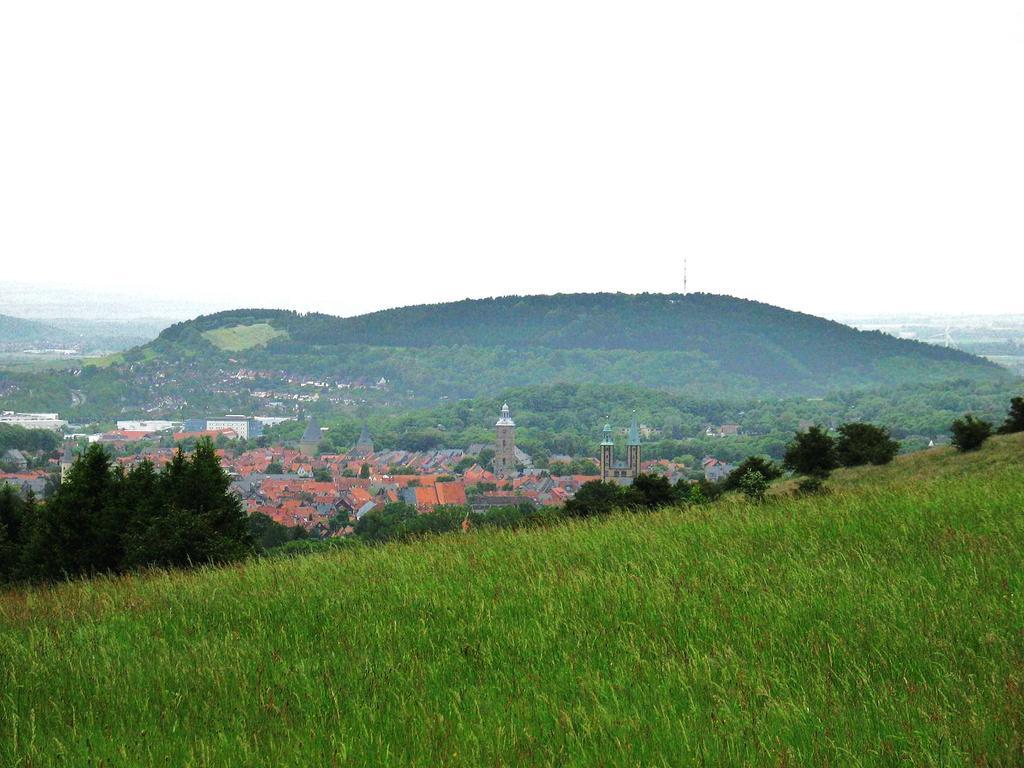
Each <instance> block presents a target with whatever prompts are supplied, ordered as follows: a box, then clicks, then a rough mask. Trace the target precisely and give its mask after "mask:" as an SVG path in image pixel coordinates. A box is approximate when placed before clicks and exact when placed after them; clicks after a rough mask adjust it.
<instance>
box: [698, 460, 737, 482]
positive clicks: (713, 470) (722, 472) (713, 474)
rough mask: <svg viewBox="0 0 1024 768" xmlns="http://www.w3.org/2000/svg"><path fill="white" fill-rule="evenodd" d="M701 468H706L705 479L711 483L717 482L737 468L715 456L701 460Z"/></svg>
mask: <svg viewBox="0 0 1024 768" xmlns="http://www.w3.org/2000/svg"><path fill="white" fill-rule="evenodd" d="M701 468H702V469H703V470H704V479H705V480H707V481H708V482H709V483H717V482H718V481H719V480H721V479H722V478H725V477H728V476H729V475H730V474H731V473H732V471H733V470H734V469H736V467H734V466H733V465H732V464H728V463H726V462H724V461H721V460H719V459H716V458H715V457H714V456H707V457H705V459H704V460H703V461H702V462H701Z"/></svg>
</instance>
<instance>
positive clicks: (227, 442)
mask: <svg viewBox="0 0 1024 768" xmlns="http://www.w3.org/2000/svg"><path fill="white" fill-rule="evenodd" d="M285 421H288V419H286V418H283V417H276V416H275V417H252V416H247V415H225V416H219V417H209V418H190V419H186V420H185V421H184V422H175V421H170V420H123V421H119V422H117V429H116V430H112V431H109V432H104V433H99V434H91V435H83V434H72V435H69V436H67V437H68V439H65V440H64V441H62V442H61V443H60V445H59V447H58V448H56V449H55V450H52V451H46V450H43V449H41V450H38V451H36V452H34V453H33V452H29V451H24V450H16V449H9V450H7V451H5V452H4V453H3V454H2V455H0V485H3V484H4V483H7V484H10V485H12V486H13V487H15V488H16V489H17V490H19V491H20V492H22V493H28V492H29V491H31V492H32V493H34V494H35V495H36V496H37V497H45V496H46V495H47V494H48V492H49V490H50V489H52V485H53V484H54V483H55V482H59V478H61V477H63V476H64V475H65V474H66V473H67V471H68V470H69V469H70V467H71V466H72V464H73V462H74V460H75V457H76V454H77V452H78V449H79V446H80V445H84V444H87V443H99V444H101V445H103V446H104V447H105V448H106V449H107V451H108V452H109V453H110V454H111V455H112V456H113V457H114V460H115V462H116V464H117V465H119V466H122V467H125V468H127V467H130V466H132V465H135V464H138V463H140V462H143V461H149V462H151V463H152V464H153V465H154V466H155V467H156V468H158V469H159V468H161V467H163V466H164V465H166V464H167V463H168V462H170V461H171V460H172V458H173V456H174V454H175V451H176V450H178V449H179V448H181V449H183V450H186V451H188V450H189V449H190V448H191V447H194V445H195V443H196V441H198V440H200V439H202V438H209V439H210V440H212V441H213V442H214V444H215V446H216V450H217V455H218V457H219V458H220V461H221V464H222V466H223V468H224V469H225V471H226V472H227V474H228V476H229V477H230V478H231V488H232V490H233V491H234V492H235V493H236V494H237V496H238V497H239V498H240V499H241V501H242V503H243V505H244V507H245V509H246V511H247V512H248V513H249V514H250V515H254V514H263V515H266V516H267V517H269V518H270V519H272V520H274V521H275V522H277V523H279V524H281V525H284V526H288V527H294V528H302V529H304V531H305V532H306V533H307V534H308V535H310V536H313V537H317V538H330V537H342V536H348V535H351V534H352V533H353V531H354V526H355V525H356V524H357V523H358V521H359V520H360V519H361V518H362V517H363V516H365V515H366V514H368V513H370V512H373V511H375V510H380V509H383V508H384V507H386V506H387V505H389V504H395V503H405V504H408V505H409V506H411V507H414V508H415V509H416V511H417V512H419V513H421V514H426V513H431V512H434V511H435V510H437V509H438V508H440V507H446V506H460V507H469V508H471V509H472V510H473V511H474V512H477V513H483V512H486V511H487V510H490V509H494V508H497V507H510V506H515V507H520V506H523V505H526V506H529V507H534V508H540V507H562V506H564V505H565V503H566V502H567V501H568V500H569V499H572V498H573V497H574V496H575V494H576V492H577V491H578V490H579V488H580V487H581V486H582V485H583V484H584V483H587V482H590V481H592V480H598V479H601V480H608V481H612V482H616V483H618V484H620V485H628V484H630V483H631V482H632V480H633V479H634V478H635V477H636V476H637V475H638V474H641V473H644V474H651V475H659V476H662V477H665V478H666V479H667V480H668V481H669V482H671V483H673V484H675V483H677V482H679V481H681V480H683V481H687V480H688V481H694V480H695V479H696V478H703V479H705V480H706V481H708V482H714V481H717V480H720V479H722V478H723V477H725V476H727V475H728V474H729V472H731V471H732V469H733V466H732V465H731V464H729V463H727V462H724V461H719V460H718V459H716V458H714V457H705V458H704V459H703V460H702V462H701V465H700V467H699V469H697V471H696V473H695V471H694V469H693V468H690V467H687V466H685V465H683V464H680V463H678V462H674V461H669V460H666V459H659V460H648V461H645V460H643V459H642V442H643V440H644V438H645V436H649V435H651V434H652V433H653V430H652V429H651V428H650V427H647V426H646V425H643V424H641V423H640V422H639V420H638V418H637V416H636V414H634V416H633V420H632V423H631V424H630V425H629V427H628V428H619V429H618V430H613V428H612V426H611V425H610V424H605V425H604V426H603V429H601V427H600V425H597V426H596V427H595V434H596V435H598V436H597V437H595V441H594V447H595V453H596V454H598V455H597V456H596V457H571V456H567V455H554V456H551V457H549V458H548V459H547V460H546V461H544V462H543V466H537V465H535V462H534V460H533V458H532V457H531V456H530V455H529V454H528V453H526V452H524V451H523V450H522V449H521V448H520V447H518V446H517V445H516V439H515V434H516V425H515V421H514V420H513V418H512V413H511V410H510V408H509V406H508V405H507V404H505V406H504V407H503V408H502V410H501V412H500V414H498V418H497V420H496V421H495V422H494V423H493V429H494V440H493V442H491V443H474V444H471V445H468V446H463V447H452V448H437V449H432V450H424V451H408V450H395V449H392V448H390V447H388V446H379V445H376V444H375V442H374V439H373V436H372V434H371V433H370V431H369V429H368V428H367V427H365V426H364V427H363V429H362V433H361V434H360V436H359V438H358V439H357V441H356V442H355V444H354V445H353V446H352V447H351V449H350V450H348V451H345V452H343V453H338V452H329V451H327V450H325V449H326V448H327V446H326V445H325V443H324V441H323V437H324V434H325V431H324V430H323V429H322V428H321V427H320V425H319V423H318V421H317V419H316V417H315V416H310V417H309V418H307V419H306V420H305V428H304V431H303V433H302V436H301V438H300V439H299V440H298V441H294V442H273V443H272V442H270V441H269V440H268V438H267V436H266V434H265V430H266V429H268V428H271V427H274V426H277V425H279V424H281V423H283V422H285ZM0 423H6V424H10V425H14V426H20V427H24V428H28V429H38V430H46V431H49V432H50V434H52V435H57V434H58V433H59V432H60V431H61V430H63V429H65V428H67V426H68V425H67V422H66V421H64V420H62V419H60V418H59V415H58V414H56V413H33V414H16V413H10V412H6V413H4V414H3V415H2V416H0ZM711 429H712V428H710V427H709V428H708V430H709V433H710V430H711ZM716 429H717V432H715V434H720V435H727V434H735V432H736V431H737V428H736V427H735V425H723V426H722V427H719V428H716ZM617 437H624V438H625V440H626V443H627V444H626V446H625V452H626V459H625V460H624V461H619V460H617V459H616V458H615V455H616V445H615V443H616V438H617ZM52 442H54V443H56V442H57V441H56V440H54V441H52Z"/></svg>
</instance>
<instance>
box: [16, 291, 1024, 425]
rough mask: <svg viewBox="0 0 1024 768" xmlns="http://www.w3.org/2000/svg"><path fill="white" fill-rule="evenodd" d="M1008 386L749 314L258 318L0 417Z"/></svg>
mask: <svg viewBox="0 0 1024 768" xmlns="http://www.w3.org/2000/svg"><path fill="white" fill-rule="evenodd" d="M1017 382H1019V379H1017V378H1015V377H1013V376H1012V375H1011V374H1010V373H1009V372H1007V371H1006V370H1005V369H1002V368H1000V367H998V366H996V365H995V364H993V363H990V362H988V361H986V360H983V359H981V358H979V357H975V356H973V355H969V354H966V353H963V352H959V351H957V350H954V349H945V348H942V347H938V346H931V345H927V344H922V343H919V342H914V341H905V340H901V339H897V338H895V337H892V336H888V335H885V334H882V333H879V332H865V331H858V330H855V329H853V328H850V327H848V326H845V325H842V324H840V323H836V322H832V321H829V320H824V319H822V318H818V317H813V316H811V315H806V314H801V313H798V312H790V311H787V310H784V309H779V308H778V307H772V306H769V305H766V304H760V303H757V302H753V301H745V300H741V299H734V298H730V297H726V296H711V295H706V294H690V295H679V294H675V295H662V294H646V295H640V296H635V295H625V294H580V295H557V296H528V297H506V298H499V299H483V300H467V301H459V302H453V303H450V304H440V305H436V306H421V307H406V308H402V309H393V310H386V311H383V312H376V313H373V314H371V315H363V316H360V317H352V318H340V317H334V316H330V315H322V314H300V313H296V312H289V311H281V310H265V309H243V310H234V311H230V312H221V313H217V314H213V315H205V316H201V317H198V318H196V319H194V320H191V321H188V322H183V323H177V324H175V325H172V326H170V327H168V328H166V329H165V330H164V331H163V332H162V333H160V335H159V336H158V337H157V338H156V339H155V340H153V341H151V342H150V343H148V344H145V345H143V346H140V347H135V348H133V349H130V350H128V351H127V352H123V353H120V354H117V355H113V356H108V357H106V358H105V359H102V360H98V361H94V362H93V363H91V364H86V365H83V366H81V367H80V368H76V369H75V370H68V371H62V372H61V371H49V372H46V373H45V374H33V373H17V372H13V371H0V406H2V407H4V408H9V409H23V410H43V411H61V412H62V413H64V414H66V416H67V417H68V418H70V419H72V420H74V421H75V422H76V423H89V422H96V421H101V422H109V421H112V420H113V419H115V418H132V417H135V418H137V417H139V416H140V415H141V414H147V415H149V416H150V417H157V416H163V417H177V418H181V417H187V416H190V415H197V414H198V415H201V414H203V413H216V412H222V413H223V412H228V413H266V414H269V415H286V416H301V415H303V414H305V413H308V412H310V411H313V412H317V413H318V414H320V415H322V416H323V415H329V414H331V413H341V412H348V413H350V414H355V415H357V416H358V414H361V413H369V412H372V411H376V410H378V409H382V410H384V411H386V412H389V413H403V412H408V411H409V410H413V409H420V408H424V407H430V406H435V405H438V404H439V403H441V404H443V403H446V402H455V401H459V400H463V399H466V398H478V397H496V396H500V395H501V393H503V392H507V391H508V390H510V389H514V388H522V387H546V386H556V385H560V384H566V383H570V384H595V385H602V386H630V387H637V388H642V389H647V390H656V391H660V392H663V393H668V394H671V395H673V396H676V397H680V398H683V399H684V400H688V401H690V402H694V403H697V402H701V403H706V402H711V401H717V400H722V399H731V400H733V401H735V402H740V401H745V402H750V401H752V400H757V399H761V398H780V397H782V398H791V397H822V396H826V395H829V394H830V393H835V392H847V391H862V392H863V391H868V390H874V391H882V392H885V391H893V390H895V389H897V388H900V387H928V388H929V389H930V391H933V392H935V391H937V392H942V391H943V388H948V389H949V390H950V391H954V390H955V391H956V392H958V393H970V392H972V391H974V388H975V386H976V385H981V386H990V385H991V386H996V387H997V388H998V389H999V391H1001V392H1003V391H1005V392H1009V391H1010V389H1011V388H1012V387H1013V386H1014V385H1015V384H1016V383H1017ZM1014 393H1016V391H1015V390H1014ZM970 402H971V403H973V401H970ZM908 426H909V425H908ZM914 431H915V432H916V430H914Z"/></svg>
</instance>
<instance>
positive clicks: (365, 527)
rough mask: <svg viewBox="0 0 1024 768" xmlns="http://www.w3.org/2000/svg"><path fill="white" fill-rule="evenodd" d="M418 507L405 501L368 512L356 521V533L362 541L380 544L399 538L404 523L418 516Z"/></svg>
mask: <svg viewBox="0 0 1024 768" xmlns="http://www.w3.org/2000/svg"><path fill="white" fill-rule="evenodd" d="M416 515H417V512H416V507H413V506H411V505H409V504H405V503H404V502H396V503H394V504H388V505H386V506H385V507H384V508H383V509H375V510H374V511H372V512H367V513H366V514H365V515H363V516H362V517H361V518H359V521H358V522H357V523H356V526H355V533H356V536H358V537H359V538H360V539H361V540H362V541H365V542H367V543H373V544H380V543H383V542H385V541H389V540H391V539H394V538H397V537H398V535H399V533H400V532H401V527H402V523H404V522H405V521H406V520H409V519H411V518H413V517H416Z"/></svg>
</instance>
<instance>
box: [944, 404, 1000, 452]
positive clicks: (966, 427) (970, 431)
mask: <svg viewBox="0 0 1024 768" xmlns="http://www.w3.org/2000/svg"><path fill="white" fill-rule="evenodd" d="M951 429H952V431H953V447H955V448H956V449H957V450H958V451H961V452H963V451H973V450H977V449H978V448H980V447H981V446H982V443H984V442H985V441H986V440H988V438H989V436H990V435H991V434H992V425H991V424H989V423H988V422H987V421H982V420H981V419H976V418H975V417H974V416H972V415H971V414H969V413H968V414H967V415H966V416H964V417H963V418H962V419H957V420H956V421H954V422H953V425H952V427H951Z"/></svg>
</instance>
